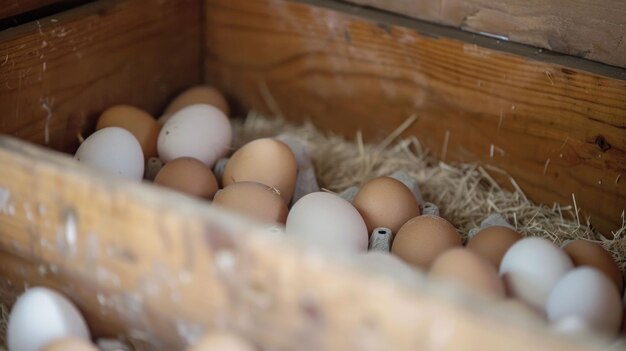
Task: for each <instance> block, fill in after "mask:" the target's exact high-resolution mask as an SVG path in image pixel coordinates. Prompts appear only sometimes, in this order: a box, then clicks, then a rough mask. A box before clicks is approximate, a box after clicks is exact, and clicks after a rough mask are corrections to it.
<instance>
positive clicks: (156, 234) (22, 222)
mask: <svg viewBox="0 0 626 351" xmlns="http://www.w3.org/2000/svg"><path fill="white" fill-rule="evenodd" d="M0 164H2V165H3V168H2V172H0V199H2V202H0V276H2V277H3V278H8V279H9V280H10V282H11V286H12V287H16V286H17V287H23V286H24V285H23V284H24V282H27V283H29V284H38V285H40V284H43V285H47V286H52V287H56V288H58V289H60V290H61V291H63V292H64V293H65V294H67V295H68V296H69V297H70V298H71V299H72V300H73V301H75V302H76V303H77V304H78V306H79V308H80V309H81V310H82V311H83V312H84V313H86V314H87V316H88V320H89V321H90V322H91V327H92V329H93V330H94V332H95V334H96V336H99V335H103V334H109V333H113V334H115V333H117V332H120V331H122V330H123V331H125V332H127V333H130V334H132V335H135V336H137V337H141V338H142V339H144V340H146V341H148V342H151V343H152V345H151V348H150V349H153V350H180V349H182V347H183V346H184V345H185V344H186V343H188V342H192V341H193V340H194V339H195V338H196V337H198V336H199V335H200V334H202V333H203V332H204V331H206V330H212V329H214V328H220V329H221V328H228V329H232V330H235V331H237V332H239V333H240V334H241V335H242V336H244V337H247V338H248V339H250V340H251V341H253V342H254V343H255V344H257V345H258V346H259V347H260V349H262V350H302V351H308V350H311V351H313V350H328V351H339V350H356V351H361V350H363V351H365V350H398V351H403V350H426V349H437V350H444V351H445V350H455V351H466V350H475V351H478V350H480V351H482V350H487V349H493V348H495V347H497V348H500V349H506V350H511V351H526V350H563V351H564V350H568V351H570V350H571V351H577V350H587V351H591V350H600V349H601V347H600V345H601V344H594V340H580V341H574V340H565V339H561V338H558V337H556V336H554V335H551V334H549V333H548V332H547V331H546V330H545V329H542V328H541V327H540V325H538V324H535V322H534V321H535V320H534V319H531V320H529V319H526V318H525V317H524V315H523V314H515V313H512V312H511V310H509V309H507V308H505V307H504V306H500V305H499V304H497V303H496V302H495V301H492V302H487V301H480V300H477V299H468V297H467V296H460V295H458V294H455V293H453V292H446V293H445V294H442V291H444V290H442V289H443V287H442V286H435V285H433V283H430V282H427V281H425V280H424V281H422V282H421V283H420V284H419V285H418V286H416V287H415V288H414V289H412V290H411V289H409V288H408V287H404V286H400V285H398V283H393V282H391V281H389V280H387V279H386V278H385V277H383V276H375V275H372V274H369V273H368V272H365V271H362V270H358V269H355V267H354V266H352V268H350V258H349V257H344V258H342V261H339V260H338V259H335V258H333V257H326V256H322V255H320V254H319V253H316V252H313V251H306V250H305V249H304V248H302V247H300V246H295V245H291V244H290V242H289V241H288V240H289V239H288V238H282V239H281V238H279V237H269V236H267V231H265V233H266V234H265V235H263V234H262V233H261V232H259V231H258V230H259V229H261V227H258V226H254V225H253V224H252V223H249V222H247V221H244V220H243V219H241V218H239V217H234V216H231V215H230V214H228V213H225V212H223V211H221V210H219V209H216V208H213V207H211V206H207V204H206V202H201V201H200V200H196V199H192V198H190V197H186V196H184V195H181V194H178V193H174V192H171V191H168V190H165V189H162V188H157V187H153V186H149V185H145V184H144V185H140V184H136V183H133V182H129V181H125V180H119V179H114V178H110V177H106V176H103V175H102V174H101V173H100V172H97V171H94V170H92V169H87V168H85V167H84V165H81V164H77V163H76V162H74V161H73V160H72V159H71V158H70V157H67V156H66V155H62V154H58V153H54V152H51V151H49V150H45V149H42V148H40V147H35V146H32V145H26V144H25V143H23V142H21V141H17V140H15V139H13V138H7V137H0ZM255 231H256V232H255ZM2 281H4V279H3V280H2ZM10 290H11V291H13V295H15V294H16V293H17V292H19V289H15V288H13V289H10ZM444 296H446V297H444ZM470 304H471V305H472V306H473V307H472V308H468V306H469V305H470ZM594 345H595V346H594Z"/></svg>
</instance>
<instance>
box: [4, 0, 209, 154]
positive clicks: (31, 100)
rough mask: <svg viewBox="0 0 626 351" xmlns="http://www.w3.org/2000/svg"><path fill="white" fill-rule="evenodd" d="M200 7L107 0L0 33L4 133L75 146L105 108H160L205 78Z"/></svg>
mask: <svg viewBox="0 0 626 351" xmlns="http://www.w3.org/2000/svg"><path fill="white" fill-rule="evenodd" d="M200 8H201V2H200V1H198V0H184V1H175V0H164V1H157V0H139V1H111V0H107V1H99V2H96V3H93V4H89V5H85V6H82V7H79V8H76V9H74V10H70V11H68V12H64V13H62V14H58V15H55V16H54V17H49V18H45V19H42V20H39V21H36V22H33V23H29V24H25V25H22V26H19V27H15V28H11V29H9V30H6V31H3V32H0V111H1V112H2V117H0V133H6V134H12V135H14V136H17V137H19V138H22V139H24V140H29V141H34V142H36V143H39V144H42V145H47V146H50V147H52V148H54V149H57V150H64V151H73V150H75V148H76V146H77V144H78V139H77V135H78V134H79V133H82V132H85V131H90V130H92V129H93V127H94V126H95V124H94V123H95V116H96V115H97V114H99V113H100V112H102V110H103V109H105V108H106V107H109V106H111V105H113V104H116V103H127V104H133V105H136V106H138V107H141V108H144V109H146V110H148V111H149V112H150V113H153V114H156V113H158V112H160V111H161V109H162V108H163V106H164V104H165V102H167V101H168V100H169V99H171V98H172V97H173V96H174V95H175V94H177V93H178V92H179V91H181V90H182V89H184V88H186V87H187V86H189V85H192V84H196V83H198V82H200V81H201V78H202V77H201V72H202V59H201V57H202V54H201V46H200V44H199V43H200V35H201V33H200V27H201V26H200V23H201V11H200Z"/></svg>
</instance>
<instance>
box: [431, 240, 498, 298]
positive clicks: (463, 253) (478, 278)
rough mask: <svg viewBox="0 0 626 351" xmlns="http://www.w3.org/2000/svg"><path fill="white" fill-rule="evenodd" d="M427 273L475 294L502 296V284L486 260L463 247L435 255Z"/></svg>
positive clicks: (496, 272) (494, 269) (495, 271)
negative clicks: (435, 257)
mask: <svg viewBox="0 0 626 351" xmlns="http://www.w3.org/2000/svg"><path fill="white" fill-rule="evenodd" d="M428 275H429V276H430V277H432V278H435V279H438V280H441V281H448V282H452V283H456V284H458V285H460V286H463V287H465V288H466V289H469V290H471V291H473V292H475V293H477V294H482V295H484V296H489V297H493V298H504V297H505V291H504V284H503V283H502V280H500V276H499V275H498V271H497V270H496V268H495V267H494V266H493V265H492V264H491V262H489V261H488V260H486V259H484V258H482V257H480V256H478V255H477V254H476V253H474V252H472V251H469V250H467V249H465V248H460V247H459V248H454V249H450V250H448V251H446V252H444V253H442V254H441V255H439V257H437V259H436V260H435V261H434V262H433V264H432V266H431V267H430V271H429V272H428Z"/></svg>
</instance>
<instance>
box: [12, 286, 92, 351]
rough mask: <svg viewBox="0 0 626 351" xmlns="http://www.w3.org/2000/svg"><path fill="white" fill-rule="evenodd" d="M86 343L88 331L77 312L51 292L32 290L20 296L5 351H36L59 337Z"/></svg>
mask: <svg viewBox="0 0 626 351" xmlns="http://www.w3.org/2000/svg"><path fill="white" fill-rule="evenodd" d="M68 336H72V337H76V338H80V339H84V340H86V341H89V340H90V338H91V337H90V334H89V329H88V328H87V324H86V323H85V320H84V319H83V316H82V315H81V314H80V312H79V311H78V309H77V308H76V307H75V306H74V305H73V304H72V302H70V301H69V300H68V299H67V298H65V297H64V296H63V295H61V294H59V293H57V292H56V291H54V290H51V289H47V288H43V287H36V288H31V289H29V290H27V291H26V292H25V293H24V294H22V295H21V296H20V297H19V299H18V300H17V302H16V303H15V305H14V306H13V308H12V309H11V314H10V317H9V326H8V328H7V346H8V348H9V351H38V350H39V349H40V348H42V347H43V346H45V345H46V344H48V343H50V342H52V341H53V340H56V339H59V338H62V337H68Z"/></svg>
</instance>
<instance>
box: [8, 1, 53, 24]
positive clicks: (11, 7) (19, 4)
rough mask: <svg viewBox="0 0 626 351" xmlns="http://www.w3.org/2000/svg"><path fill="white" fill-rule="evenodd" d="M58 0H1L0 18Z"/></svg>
mask: <svg viewBox="0 0 626 351" xmlns="http://www.w3.org/2000/svg"><path fill="white" fill-rule="evenodd" d="M59 1H60V0H2V5H0V20H1V19H5V18H9V17H12V16H16V15H20V14H22V13H25V12H28V11H32V10H36V9H39V8H42V7H45V6H48V5H51V4H54V3H56V2H59Z"/></svg>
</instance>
